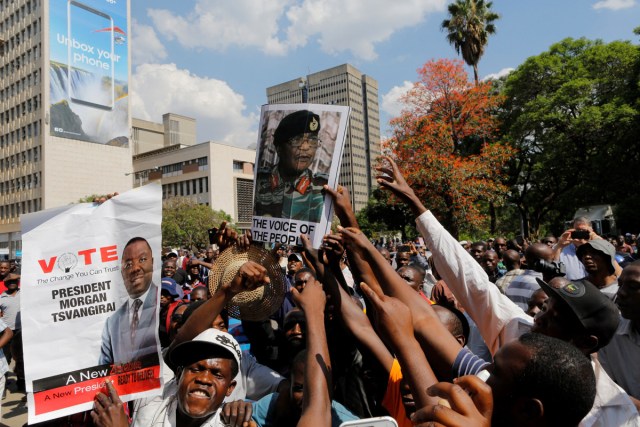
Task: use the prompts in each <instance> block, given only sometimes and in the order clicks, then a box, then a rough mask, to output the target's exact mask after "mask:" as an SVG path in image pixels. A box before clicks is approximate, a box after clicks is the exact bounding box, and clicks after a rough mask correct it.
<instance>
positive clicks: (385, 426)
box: [340, 417, 398, 427]
mask: <svg viewBox="0 0 640 427" xmlns="http://www.w3.org/2000/svg"><path fill="white" fill-rule="evenodd" d="M340 427H398V423H397V422H396V420H394V419H393V418H391V417H376V418H365V419H362V420H354V421H345V422H343V423H342V424H340Z"/></svg>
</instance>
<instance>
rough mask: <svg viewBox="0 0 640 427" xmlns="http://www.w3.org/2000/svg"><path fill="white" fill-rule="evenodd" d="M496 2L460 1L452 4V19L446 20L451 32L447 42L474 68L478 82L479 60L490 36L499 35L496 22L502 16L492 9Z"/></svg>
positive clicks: (448, 34) (450, 13)
mask: <svg viewBox="0 0 640 427" xmlns="http://www.w3.org/2000/svg"><path fill="white" fill-rule="evenodd" d="M492 5H493V3H492V2H486V3H485V1H484V0H456V1H455V2H453V3H451V4H449V15H450V17H449V19H445V20H444V21H442V29H443V30H445V31H446V32H447V41H448V42H449V43H450V44H451V45H452V46H453V47H454V48H455V49H456V52H458V54H459V55H462V59H464V62H466V63H467V65H469V66H472V67H473V77H474V79H475V83H476V86H477V85H478V62H480V58H481V57H482V55H483V54H484V48H485V46H486V45H487V43H488V42H489V35H490V34H495V32H496V27H495V25H494V24H493V22H494V21H496V20H497V19H498V18H500V15H498V14H497V13H495V12H492V11H491V6H492Z"/></svg>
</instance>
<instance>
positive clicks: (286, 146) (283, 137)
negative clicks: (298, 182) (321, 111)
mask: <svg viewBox="0 0 640 427" xmlns="http://www.w3.org/2000/svg"><path fill="white" fill-rule="evenodd" d="M320 128H321V123H320V116H319V115H317V114H315V113H312V112H311V111H307V110H301V111H296V112H294V113H291V114H289V115H288V116H286V117H285V118H283V119H282V120H281V121H280V123H279V124H278V127H277V128H276V130H275V132H274V133H273V144H274V146H275V148H276V152H277V153H278V159H279V160H278V171H279V172H280V174H281V175H283V176H298V175H300V173H302V172H303V171H304V170H306V169H308V168H309V167H310V166H311V164H312V163H313V159H314V157H315V155H316V151H317V150H318V145H319V144H320V140H319V137H318V133H319V132H320Z"/></svg>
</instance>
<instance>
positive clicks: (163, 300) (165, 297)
mask: <svg viewBox="0 0 640 427" xmlns="http://www.w3.org/2000/svg"><path fill="white" fill-rule="evenodd" d="M183 297H184V292H183V291H182V287H181V286H180V285H178V284H177V283H176V281H175V280H173V279H172V278H170V277H164V278H163V279H162V290H161V291H160V307H162V308H165V307H167V306H168V305H170V304H171V303H172V302H174V301H178V300H181V299H182V298H183Z"/></svg>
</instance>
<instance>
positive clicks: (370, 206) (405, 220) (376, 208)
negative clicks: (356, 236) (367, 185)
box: [356, 188, 418, 241]
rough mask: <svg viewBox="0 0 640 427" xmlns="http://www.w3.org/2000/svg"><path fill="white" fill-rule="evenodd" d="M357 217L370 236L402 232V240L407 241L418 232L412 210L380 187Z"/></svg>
mask: <svg viewBox="0 0 640 427" xmlns="http://www.w3.org/2000/svg"><path fill="white" fill-rule="evenodd" d="M356 218H357V220H358V224H359V225H360V229H361V230H362V231H363V232H364V233H365V234H366V235H367V236H368V237H370V238H374V239H377V238H379V237H381V236H387V237H388V236H392V235H396V234H397V233H402V240H403V241H406V240H407V239H411V238H413V237H415V236H417V234H418V233H417V231H416V228H415V221H414V217H413V214H412V213H411V210H410V209H408V208H407V207H406V205H405V204H404V203H402V202H400V201H398V200H395V199H394V198H393V197H391V196H390V195H389V192H387V191H384V190H381V189H380V188H376V189H375V190H373V193H372V196H371V198H370V199H369V201H368V202H367V205H366V206H365V207H364V208H362V209H361V210H360V211H359V212H358V213H357V214H356Z"/></svg>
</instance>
